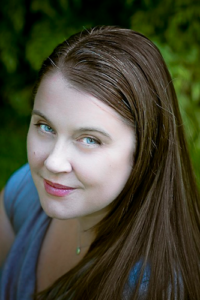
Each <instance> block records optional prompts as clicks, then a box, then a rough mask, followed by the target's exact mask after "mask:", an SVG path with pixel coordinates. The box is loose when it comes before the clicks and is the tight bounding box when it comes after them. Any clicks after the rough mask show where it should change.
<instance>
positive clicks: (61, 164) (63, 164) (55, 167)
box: [44, 142, 72, 174]
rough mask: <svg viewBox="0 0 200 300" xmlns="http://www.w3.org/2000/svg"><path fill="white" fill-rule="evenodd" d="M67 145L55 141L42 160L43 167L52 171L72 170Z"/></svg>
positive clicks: (67, 171)
mask: <svg viewBox="0 0 200 300" xmlns="http://www.w3.org/2000/svg"><path fill="white" fill-rule="evenodd" d="M69 152H70V151H69V147H67V146H66V144H65V143H62V142H61V143H57V144H55V145H54V148H53V149H52V151H51V152H50V153H49V155H48V156H47V157H46V159H45V161H44V165H45V167H46V168H47V169H48V170H49V171H50V172H52V173H56V174H57V173H69V172H71V171H72V164H71V161H70V155H69Z"/></svg>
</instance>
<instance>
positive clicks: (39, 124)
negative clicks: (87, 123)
mask: <svg viewBox="0 0 200 300" xmlns="http://www.w3.org/2000/svg"><path fill="white" fill-rule="evenodd" d="M42 125H44V126H47V127H49V128H50V129H51V130H52V131H53V132H52V131H45V130H42V129H41V126H42ZM34 126H36V127H37V128H39V129H40V130H41V131H42V132H44V133H52V134H54V130H53V129H52V128H51V126H49V125H47V124H45V123H36V124H34ZM83 139H90V140H92V141H94V142H95V143H91V144H87V143H84V145H87V146H90V145H102V142H101V141H100V140H98V139H96V138H93V137H91V136H84V137H82V138H80V139H79V140H83Z"/></svg>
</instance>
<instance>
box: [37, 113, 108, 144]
mask: <svg viewBox="0 0 200 300" xmlns="http://www.w3.org/2000/svg"><path fill="white" fill-rule="evenodd" d="M31 115H32V116H33V115H37V116H40V117H42V118H43V119H45V120H46V121H47V122H49V123H50V124H51V121H50V120H49V119H48V118H47V117H46V116H45V115H44V114H43V113H41V112H40V111H39V110H37V109H33V111H32V113H31ZM77 131H78V132H80V133H82V132H85V131H89V132H97V133H100V134H102V135H104V136H105V137H107V138H109V139H112V138H111V136H110V135H109V134H108V133H107V132H106V131H104V130H101V129H99V128H96V127H80V128H78V129H77Z"/></svg>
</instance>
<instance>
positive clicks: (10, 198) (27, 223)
mask: <svg viewBox="0 0 200 300" xmlns="http://www.w3.org/2000/svg"><path fill="white" fill-rule="evenodd" d="M4 205H5V210H6V213H7V215H8V217H9V220H10V222H11V224H12V226H13V229H14V232H15V235H16V238H15V241H14V243H13V246H12V248H11V250H10V252H9V254H8V256H7V259H6V261H5V262H4V265H3V267H2V270H1V278H0V300H31V299H32V295H33V294H34V292H35V286H36V267H37V259H38V256H39V251H40V248H41V244H42V241H43V238H44V235H45V232H46V230H47V227H48V225H49V223H50V220H51V219H50V218H49V217H48V216H47V215H46V214H45V212H44V211H43V209H42V208H41V206H40V201H39V197H38V193H37V190H36V187H35V185H34V183H33V179H32V176H31V172H30V168H29V165H28V164H26V165H25V166H23V167H22V168H21V169H19V170H18V171H17V172H15V173H14V174H13V175H12V177H11V178H10V180H9V181H8V183H7V185H6V187H5V194H4ZM140 265H141V263H140V262H139V263H138V264H136V266H135V267H134V268H133V270H132V272H131V274H130V277H129V284H130V285H131V286H132V287H133V286H134V285H135V282H136V280H137V278H138V273H139V270H140ZM148 277H149V271H147V272H145V274H144V277H143V281H142V284H141V287H140V291H141V293H142V294H144V292H145V291H146V289H147V285H148Z"/></svg>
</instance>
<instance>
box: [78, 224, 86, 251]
mask: <svg viewBox="0 0 200 300" xmlns="http://www.w3.org/2000/svg"><path fill="white" fill-rule="evenodd" d="M86 247H88V244H87V245H84V246H83V245H81V229H80V224H79V222H78V233H77V247H76V255H79V254H80V253H81V250H82V249H83V248H86Z"/></svg>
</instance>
